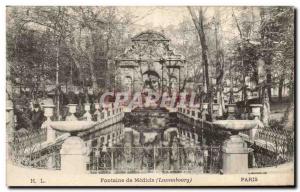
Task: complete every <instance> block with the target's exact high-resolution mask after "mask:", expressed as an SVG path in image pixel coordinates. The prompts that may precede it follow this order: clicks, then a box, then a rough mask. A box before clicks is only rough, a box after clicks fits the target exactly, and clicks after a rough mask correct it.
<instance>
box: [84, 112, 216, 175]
mask: <svg viewBox="0 0 300 192" xmlns="http://www.w3.org/2000/svg"><path fill="white" fill-rule="evenodd" d="M180 125H182V124H181V123H178V120H177V118H176V114H175V113H169V112H167V111H166V110H163V109H146V110H145V109H144V110H140V109H137V110H135V111H133V112H131V113H128V114H125V118H124V121H123V122H120V123H117V124H114V125H112V126H110V127H107V128H105V129H102V130H100V131H98V132H96V133H92V134H90V135H89V136H88V137H85V138H86V141H87V145H89V148H90V152H89V162H88V163H87V168H88V169H89V170H90V172H91V173H151V172H161V173H168V172H172V173H180V172H189V173H204V172H210V173H212V172H214V173H219V171H220V166H221V164H220V162H221V155H220V147H219V146H217V147H204V146H200V144H199V141H198V138H199V136H198V134H197V133H196V131H195V130H193V128H191V127H187V126H180ZM177 126H178V127H177ZM200 137H201V136H200ZM212 155H213V156H214V157H211V156H212Z"/></svg>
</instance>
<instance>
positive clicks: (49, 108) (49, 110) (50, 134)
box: [42, 105, 56, 143]
mask: <svg viewBox="0 0 300 192" xmlns="http://www.w3.org/2000/svg"><path fill="white" fill-rule="evenodd" d="M54 107H55V106H54V105H43V108H44V115H45V117H46V118H47V119H46V121H45V122H44V123H43V124H42V128H44V129H46V130H47V142H48V143H51V142H55V139H56V136H55V130H54V129H52V128H51V127H50V125H49V124H50V122H51V121H52V120H51V117H52V116H53V112H54Z"/></svg>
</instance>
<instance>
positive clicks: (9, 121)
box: [6, 100, 15, 142]
mask: <svg viewBox="0 0 300 192" xmlns="http://www.w3.org/2000/svg"><path fill="white" fill-rule="evenodd" d="M14 121H15V118H14V110H13V103H12V101H11V100H6V134H7V140H8V142H9V141H10V140H11V139H12V136H13V133H14V131H15V130H14V129H15V126H14V123H15V122H14Z"/></svg>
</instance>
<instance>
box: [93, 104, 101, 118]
mask: <svg viewBox="0 0 300 192" xmlns="http://www.w3.org/2000/svg"><path fill="white" fill-rule="evenodd" d="M95 109H96V111H95V113H94V115H95V116H96V119H97V121H100V120H101V113H100V104H99V103H95Z"/></svg>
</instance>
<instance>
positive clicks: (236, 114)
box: [6, 6, 296, 187]
mask: <svg viewBox="0 0 300 192" xmlns="http://www.w3.org/2000/svg"><path fill="white" fill-rule="evenodd" d="M294 20H295V10H294V8H293V7H278V6H272V7H271V6H270V7H245V6H244V7H238V6H237V7H228V6H227V7H222V6H219V7H218V6H215V7H201V6H198V7H194V6H181V7H175V6H170V7H167V6H165V7H130V6H127V7H105V6H88V7H87V6H7V7H6V39H7V43H6V57H7V59H6V61H7V63H6V133H7V134H6V138H7V139H6V147H7V151H6V174H7V185H8V186H99V187H103V186H111V187H120V186H178V187H179V186H180V187H182V186H197V187H199V186H211V187H214V186H294V185H295V181H294V179H295V170H294V165H295V161H296V160H295V135H294V130H295V126H294V122H295V120H294V100H295V98H294V95H295V94H294V90H295V81H294V79H295V74H294V73H295V72H294V65H295V59H294V57H295V55H294V52H295V43H294V39H295V26H294V23H295V21H294Z"/></svg>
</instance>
